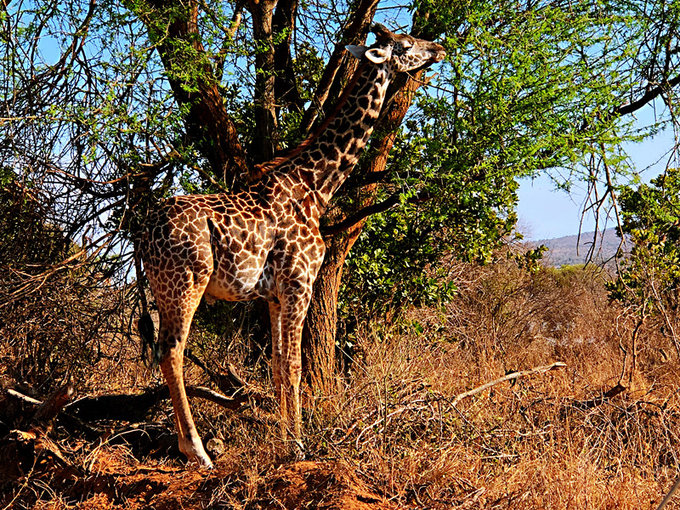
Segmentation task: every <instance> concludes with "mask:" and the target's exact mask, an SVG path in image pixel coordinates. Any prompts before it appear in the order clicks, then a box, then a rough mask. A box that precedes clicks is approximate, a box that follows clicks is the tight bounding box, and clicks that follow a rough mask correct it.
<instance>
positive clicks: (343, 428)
mask: <svg viewBox="0 0 680 510" xmlns="http://www.w3.org/2000/svg"><path fill="white" fill-rule="evenodd" d="M454 273H455V274H457V283H458V285H459V287H460V293H459V295H458V297H457V298H456V299H455V300H454V302H452V303H449V304H447V305H446V306H445V307H440V308H436V309H435V308H429V309H419V310H412V311H411V312H410V313H409V314H408V316H407V318H406V320H405V321H403V322H402V323H400V324H395V325H390V326H386V325H376V324H371V325H368V326H367V327H366V328H365V329H364V331H363V332H362V334H361V335H359V337H360V349H359V357H360V360H357V361H355V364H354V370H355V377H354V379H353V380H352V383H351V384H350V385H349V386H348V387H347V389H346V392H345V393H344V394H342V395H338V396H336V398H335V400H334V403H335V412H334V413H333V412H330V413H328V414H318V415H316V416H313V418H315V419H316V422H314V421H313V423H315V426H314V427H313V428H314V430H312V431H311V434H312V437H315V440H316V445H317V447H318V448H319V452H320V453H325V454H331V455H338V456H344V457H346V458H352V459H354V461H355V463H356V466H357V468H358V469H359V471H360V472H362V473H365V474H366V476H367V477H368V478H369V479H370V480H371V481H372V483H374V484H375V485H376V486H378V487H380V488H381V490H382V491H384V493H386V494H387V495H389V496H391V497H393V498H395V499H396V500H397V501H399V502H400V503H401V504H404V505H408V506H412V507H418V508H420V507H428V508H429V507H432V508H451V507H456V508H458V507H459V508H518V507H522V508H574V509H577V508H578V509H580V508H631V509H632V508H642V507H649V506H650V504H651V502H654V501H656V502H658V501H659V500H660V499H661V497H662V495H663V493H664V491H665V490H667V489H668V488H669V487H670V485H671V484H672V481H673V478H674V477H675V476H676V474H675V466H677V465H678V460H680V459H678V447H679V445H680V441H679V439H680V438H679V437H678V431H679V430H680V408H679V402H678V399H677V396H676V393H677V389H678V386H677V382H673V381H672V379H671V377H672V375H673V374H675V373H677V370H678V368H679V363H678V360H677V359H673V360H668V359H666V361H664V362H660V361H659V358H660V357H659V355H658V352H659V350H660V349H663V348H665V349H666V350H668V349H669V346H668V342H667V341H666V340H665V339H664V338H663V337H661V335H659V334H658V333H657V332H656V331H655V330H654V329H652V328H646V329H645V328H643V331H641V332H640V333H639V337H638V351H639V352H637V355H636V365H635V367H634V371H633V372H631V371H630V370H625V367H626V366H629V365H630V362H631V359H630V358H631V352H632V346H631V345H630V343H631V335H632V331H633V329H634V327H635V317H630V316H628V314H627V313H626V311H625V310H622V309H621V308H620V307H618V306H617V305H616V304H615V303H610V302H609V299H608V296H607V293H606V290H605V289H604V281H605V279H606V278H607V275H606V273H603V272H602V271H601V270H599V269H598V268H596V267H586V268H583V267H568V268H564V269H554V268H542V269H540V270H539V271H537V272H534V273H530V272H527V271H526V270H525V269H522V268H520V267H518V265H517V264H515V262H514V261H513V259H512V258H508V259H505V258H502V259H500V260H499V261H498V262H497V263H496V264H493V265H490V266H486V267H470V266H468V265H465V266H462V265H461V266H460V267H457V268H454ZM625 352H627V353H628V354H627V355H626V354H625ZM556 361H561V362H564V363H566V365H567V367H566V368H564V369H559V370H555V371H551V372H548V373H545V374H543V375H530V376H527V377H524V378H520V379H518V380H516V381H513V382H503V383H500V384H497V385H495V386H493V387H492V388H490V389H488V390H486V391H484V392H481V393H479V394H477V395H474V396H472V397H469V398H465V399H463V400H461V401H460V402H458V403H457V404H456V403H455V402H454V399H455V397H456V395H458V394H460V393H462V392H464V391H466V390H469V389H470V388H474V387H477V386H480V385H482V384H484V383H487V382H489V381H493V380H495V379H497V378H499V377H502V376H503V375H504V374H506V373H508V372H511V371H521V370H526V369H530V368H532V367H536V366H542V365H549V364H551V363H553V362H556ZM631 373H633V374H634V376H633V377H628V375H630V374H631ZM617 384H623V385H624V386H625V388H626V389H625V391H623V392H622V393H621V394H619V395H618V396H615V397H613V398H603V393H604V392H606V391H607V390H610V389H612V388H614V387H616V385H617ZM314 434H316V436H314Z"/></svg>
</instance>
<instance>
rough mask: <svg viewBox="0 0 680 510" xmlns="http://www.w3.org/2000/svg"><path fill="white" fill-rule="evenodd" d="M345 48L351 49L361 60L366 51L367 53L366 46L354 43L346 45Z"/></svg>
mask: <svg viewBox="0 0 680 510" xmlns="http://www.w3.org/2000/svg"><path fill="white" fill-rule="evenodd" d="M345 49H346V50H347V51H349V52H350V53H351V54H352V55H354V56H355V57H356V58H358V59H359V60H361V58H362V57H363V56H364V53H366V50H367V49H368V48H366V46H355V45H354V44H348V45H347V46H345Z"/></svg>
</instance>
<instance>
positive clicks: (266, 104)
mask: <svg viewBox="0 0 680 510" xmlns="http://www.w3.org/2000/svg"><path fill="white" fill-rule="evenodd" d="M275 7H276V0H251V2H250V8H249V9H250V13H251V14H252V16H253V37H254V39H255V45H256V50H255V98H254V99H255V136H253V141H252V144H251V150H250V154H251V155H252V158H253V161H254V162H255V163H262V162H264V161H269V160H270V159H272V158H273V157H274V151H275V149H276V145H277V143H276V142H277V135H278V133H277V124H278V122H277V118H276V93H275V84H276V72H275V67H274V41H273V18H274V8H275Z"/></svg>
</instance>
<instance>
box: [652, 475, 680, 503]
mask: <svg viewBox="0 0 680 510" xmlns="http://www.w3.org/2000/svg"><path fill="white" fill-rule="evenodd" d="M678 487H680V476H679V477H678V478H677V479H676V480H675V483H674V484H673V487H671V490H669V491H668V494H666V497H664V498H663V501H662V502H661V503H659V506H657V507H656V510H662V508H664V507H665V506H666V505H667V504H668V502H669V501H670V500H671V498H672V497H673V493H675V491H676V490H678Z"/></svg>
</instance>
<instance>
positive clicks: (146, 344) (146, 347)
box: [137, 312, 160, 365]
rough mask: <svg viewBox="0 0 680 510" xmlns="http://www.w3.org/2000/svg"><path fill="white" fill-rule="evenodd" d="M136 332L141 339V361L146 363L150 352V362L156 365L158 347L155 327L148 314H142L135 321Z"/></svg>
mask: <svg viewBox="0 0 680 510" xmlns="http://www.w3.org/2000/svg"><path fill="white" fill-rule="evenodd" d="M137 330H138V331H139V336H140V337H141V339H142V361H143V362H144V363H148V361H149V351H151V358H152V359H151V362H152V363H153V364H154V365H156V364H157V363H158V357H159V356H158V354H159V353H160V347H159V345H158V342H157V341H156V327H155V326H154V323H153V319H152V318H151V315H149V313H148V312H144V313H143V314H142V316H141V317H140V318H139V320H138V321H137Z"/></svg>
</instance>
